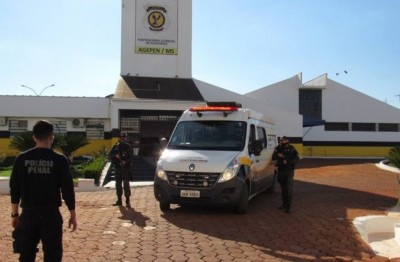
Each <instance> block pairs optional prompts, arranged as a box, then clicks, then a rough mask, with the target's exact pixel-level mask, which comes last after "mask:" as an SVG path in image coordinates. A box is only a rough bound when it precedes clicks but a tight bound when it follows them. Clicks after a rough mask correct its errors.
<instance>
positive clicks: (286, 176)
mask: <svg viewBox="0 0 400 262" xmlns="http://www.w3.org/2000/svg"><path fill="white" fill-rule="evenodd" d="M293 180H294V169H291V168H290V169H288V168H286V169H279V168H278V183H279V184H280V185H281V193H282V203H283V206H284V207H285V208H286V209H290V208H291V207H292V200H293Z"/></svg>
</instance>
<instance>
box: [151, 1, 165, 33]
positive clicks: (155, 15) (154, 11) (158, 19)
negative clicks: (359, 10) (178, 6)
mask: <svg viewBox="0 0 400 262" xmlns="http://www.w3.org/2000/svg"><path fill="white" fill-rule="evenodd" d="M146 11H147V22H148V24H149V29H150V30H152V31H162V30H163V29H164V25H165V22H166V14H167V10H166V9H165V8H164V7H162V6H149V7H148V8H147V9H146Z"/></svg>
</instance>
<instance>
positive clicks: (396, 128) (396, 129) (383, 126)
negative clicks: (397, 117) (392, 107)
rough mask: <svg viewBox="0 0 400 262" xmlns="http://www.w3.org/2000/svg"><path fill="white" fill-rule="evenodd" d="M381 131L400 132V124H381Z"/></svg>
mask: <svg viewBox="0 0 400 262" xmlns="http://www.w3.org/2000/svg"><path fill="white" fill-rule="evenodd" d="M379 131H381V132H399V124H389V123H387V124H386V123H381V124H379Z"/></svg>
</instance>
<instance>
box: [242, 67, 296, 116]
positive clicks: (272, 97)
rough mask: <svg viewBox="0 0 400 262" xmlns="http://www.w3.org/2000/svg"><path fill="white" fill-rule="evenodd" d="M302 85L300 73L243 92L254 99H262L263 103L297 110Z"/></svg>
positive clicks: (293, 110) (292, 110)
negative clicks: (248, 91) (251, 90)
mask: <svg viewBox="0 0 400 262" xmlns="http://www.w3.org/2000/svg"><path fill="white" fill-rule="evenodd" d="M301 86H302V82H301V74H298V75H295V76H293V77H291V78H288V79H286V80H283V81H280V82H278V83H275V84H272V85H269V86H266V87H264V88H260V89H257V90H255V91H253V92H250V93H247V94H245V96H247V97H250V98H252V99H254V100H258V101H263V103H264V104H266V105H269V106H273V107H279V108H284V109H287V110H289V111H291V112H296V113H297V112H299V87H301Z"/></svg>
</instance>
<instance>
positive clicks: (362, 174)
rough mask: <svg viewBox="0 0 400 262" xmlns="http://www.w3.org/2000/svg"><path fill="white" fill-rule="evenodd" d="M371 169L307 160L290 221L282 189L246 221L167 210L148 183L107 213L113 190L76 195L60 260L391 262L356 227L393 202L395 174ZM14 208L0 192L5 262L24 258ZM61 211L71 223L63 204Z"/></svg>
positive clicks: (367, 163)
mask: <svg viewBox="0 0 400 262" xmlns="http://www.w3.org/2000/svg"><path fill="white" fill-rule="evenodd" d="M375 163H376V161H372V160H321V159H318V160H317V159H304V160H302V161H301V163H300V164H299V167H298V169H297V170H296V176H295V197H294V206H293V212H292V214H286V213H283V212H282V211H280V210H278V208H277V207H278V206H279V205H280V202H281V200H280V192H279V189H278V190H277V192H275V193H274V194H261V195H259V196H257V197H255V198H253V199H252V200H251V201H250V205H249V209H248V213H247V214H245V215H237V214H232V213H230V212H229V210H226V209H222V208H205V207H185V208H181V207H179V206H175V205H173V206H172V210H170V211H169V212H166V213H163V212H161V211H160V210H159V208H158V202H157V201H156V200H155V198H154V195H153V188H152V187H151V186H146V187H137V188H133V197H132V204H133V208H131V209H126V208H124V207H114V206H111V204H112V203H113V202H114V201H115V192H114V190H108V191H97V192H78V193H76V196H77V213H78V226H79V229H78V230H77V231H76V232H73V233H71V232H69V230H68V229H67V228H66V227H65V229H64V259H63V261H99V262H100V261H108V262H109V261H121V262H125V261H157V262H162V261H210V262H211V261H238V262H239V261H246V262H247V261H389V260H388V259H386V258H384V257H378V256H375V255H374V254H373V252H372V251H371V250H370V248H369V246H368V245H367V244H366V243H364V242H363V241H362V240H361V238H360V236H359V235H358V233H357V231H356V230H355V228H354V226H353V225H352V220H353V219H354V218H355V217H358V216H366V215H384V214H386V210H387V209H389V208H391V207H393V206H394V205H395V204H396V202H397V198H398V195H399V184H398V182H397V174H395V173H391V172H389V171H384V170H381V169H379V168H377V167H376V166H375ZM9 202H10V199H9V196H8V195H0V218H1V221H2V223H1V224H0V225H1V226H0V260H1V261H17V258H18V256H17V255H15V254H13V253H12V252H11V245H12V243H11V222H10V203H9ZM62 212H63V215H64V219H65V220H67V219H68V212H67V210H66V207H65V206H63V207H62ZM37 261H42V252H41V251H40V252H39V253H38V258H37ZM391 261H400V259H392V260H391Z"/></svg>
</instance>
